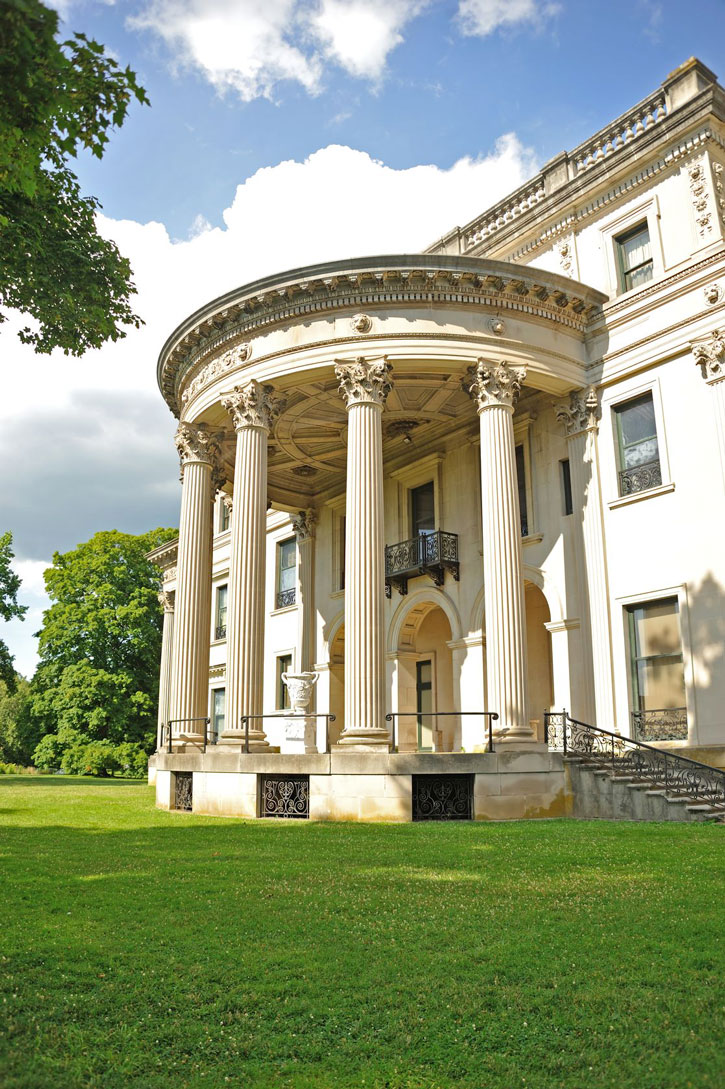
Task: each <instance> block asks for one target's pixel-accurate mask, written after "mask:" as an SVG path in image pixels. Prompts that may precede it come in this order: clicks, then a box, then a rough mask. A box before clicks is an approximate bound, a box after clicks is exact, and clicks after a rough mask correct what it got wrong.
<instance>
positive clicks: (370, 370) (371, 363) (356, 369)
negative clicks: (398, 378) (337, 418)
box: [335, 355, 393, 408]
mask: <svg viewBox="0 0 725 1089" xmlns="http://www.w3.org/2000/svg"><path fill="white" fill-rule="evenodd" d="M392 369H393V368H392V367H391V366H390V364H389V363H388V361H387V359H365V357H364V356H361V355H360V356H358V357H357V359H356V360H355V362H354V363H336V364H335V377H336V378H337V380H338V382H339V383H340V393H341V394H342V396H343V398H344V401H345V405H346V407H347V408H352V406H353V405H365V404H367V405H384V404H385V399H386V397H387V396H388V394H389V393H390V391H391V389H392V388H393V383H392V382H391V381H390V374H391V371H392Z"/></svg>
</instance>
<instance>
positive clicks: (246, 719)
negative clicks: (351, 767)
mask: <svg viewBox="0 0 725 1089" xmlns="http://www.w3.org/2000/svg"><path fill="white" fill-rule="evenodd" d="M336 717H337V716H336V715H331V714H324V713H323V712H322V711H310V712H309V714H304V713H303V714H292V713H290V714H288V713H286V712H285V711H274V712H270V713H269V714H267V715H242V717H241V722H242V725H243V727H244V751H245V752H249V723H250V721H251V720H252V719H260V718H284V719H289V718H324V720H325V752H326V753H328V752H329V751H330V723H331V722H334V721H335V719H336Z"/></svg>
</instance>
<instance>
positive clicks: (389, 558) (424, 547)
mask: <svg viewBox="0 0 725 1089" xmlns="http://www.w3.org/2000/svg"><path fill="white" fill-rule="evenodd" d="M458 570H459V564H458V534H457V533H445V532H444V531H443V530H442V529H434V530H431V531H430V532H429V533H419V534H418V536H417V537H411V538H410V539H409V540H407V541H398V543H397V544H392V545H386V546H385V592H386V594H387V595H388V597H390V589H391V586H393V585H395V586H397V588H398V591H399V592H400V593H401V594H406V593H407V592H408V579H411V578H415V577H416V576H417V575H429V576H430V577H431V578H432V579H433V582H434V583H435V585H436V586H442V585H443V580H444V576H445V572H446V571H450V572H451V573H452V575H453V577H454V579H455V580H456V581H458Z"/></svg>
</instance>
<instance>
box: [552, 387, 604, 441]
mask: <svg viewBox="0 0 725 1089" xmlns="http://www.w3.org/2000/svg"><path fill="white" fill-rule="evenodd" d="M554 415H555V416H556V418H557V420H558V421H559V423H560V424H561V425H562V426H563V427H564V430H565V431H566V433H567V435H568V436H571V435H578V434H579V433H580V432H581V431H589V430H590V429H591V428H594V427H596V426H597V424H598V422H599V419H600V417H601V415H602V408H601V405H600V403H599V394H598V392H597V391H596V390H595V389H594V386H587V388H586V389H575V390H572V392H571V393H570V394H569V403H568V404H562V405H555V406H554Z"/></svg>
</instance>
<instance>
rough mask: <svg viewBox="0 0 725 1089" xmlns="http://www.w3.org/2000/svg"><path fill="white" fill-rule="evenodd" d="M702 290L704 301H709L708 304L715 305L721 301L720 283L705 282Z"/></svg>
mask: <svg viewBox="0 0 725 1089" xmlns="http://www.w3.org/2000/svg"><path fill="white" fill-rule="evenodd" d="M702 290H703V294H704V296H705V302H706V303H709V305H710V306H715V304H716V303H719V302H720V301H721V299H722V295H723V291H722V284H718V283H715V284H705V286H704V287H703V289H702Z"/></svg>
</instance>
